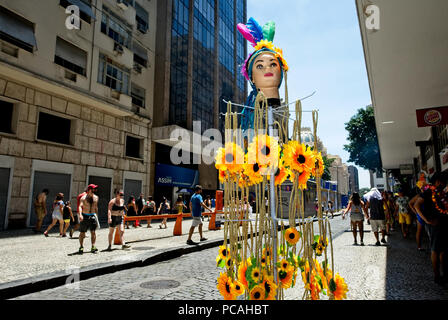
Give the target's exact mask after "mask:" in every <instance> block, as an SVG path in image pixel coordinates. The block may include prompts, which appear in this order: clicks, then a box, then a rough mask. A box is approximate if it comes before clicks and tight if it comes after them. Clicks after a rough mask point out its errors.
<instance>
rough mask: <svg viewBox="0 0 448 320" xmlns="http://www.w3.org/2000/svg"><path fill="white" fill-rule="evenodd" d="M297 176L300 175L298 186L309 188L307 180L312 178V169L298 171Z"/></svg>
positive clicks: (302, 188)
mask: <svg viewBox="0 0 448 320" xmlns="http://www.w3.org/2000/svg"><path fill="white" fill-rule="evenodd" d="M297 176H298V177H299V178H298V179H299V181H298V188H299V189H301V190H305V189H307V187H308V186H307V182H308V180H309V179H310V178H311V172H310V171H302V172H300V173H297Z"/></svg>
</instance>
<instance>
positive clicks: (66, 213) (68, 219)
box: [62, 201, 74, 237]
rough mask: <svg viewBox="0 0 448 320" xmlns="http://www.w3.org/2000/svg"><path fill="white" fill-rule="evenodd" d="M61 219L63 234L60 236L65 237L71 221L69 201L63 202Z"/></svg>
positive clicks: (71, 214)
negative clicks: (62, 220)
mask: <svg viewBox="0 0 448 320" xmlns="http://www.w3.org/2000/svg"><path fill="white" fill-rule="evenodd" d="M62 218H63V219H64V232H63V234H62V236H63V237H66V236H67V230H68V227H70V222H71V221H72V220H74V219H73V213H72V208H71V206H70V201H66V202H65V206H64V209H63V210H62Z"/></svg>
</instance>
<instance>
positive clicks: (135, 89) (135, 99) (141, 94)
mask: <svg viewBox="0 0 448 320" xmlns="http://www.w3.org/2000/svg"><path fill="white" fill-rule="evenodd" d="M131 97H132V104H134V105H136V106H139V107H141V108H144V107H145V100H146V98H145V97H146V93H145V89H143V88H141V87H139V86H137V85H136V84H135V83H133V84H132V88H131Z"/></svg>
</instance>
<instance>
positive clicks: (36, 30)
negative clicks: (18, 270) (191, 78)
mask: <svg viewBox="0 0 448 320" xmlns="http://www.w3.org/2000/svg"><path fill="white" fill-rule="evenodd" d="M155 13H156V1H147V0H126V1H116V0H91V1H85V0H83V1H81V0H45V1H39V2H37V1H27V0H1V1H0V17H1V19H0V104H1V107H2V112H4V115H5V116H4V117H3V118H4V119H2V122H1V126H0V175H1V177H0V178H1V181H2V182H4V181H6V183H5V184H4V187H3V188H2V189H1V190H0V193H1V195H0V221H1V223H0V229H6V228H8V227H11V228H12V227H25V226H27V227H30V226H33V225H34V223H35V215H34V208H33V201H32V200H33V199H34V197H35V196H36V194H37V193H39V192H41V191H42V188H48V189H50V194H49V197H48V200H47V205H48V209H50V205H51V203H52V201H53V199H54V196H55V195H56V194H57V193H58V192H63V193H64V195H65V200H71V202H72V204H73V205H72V208H75V206H76V205H75V204H76V196H77V195H78V194H79V193H81V192H82V191H83V190H84V189H85V187H86V185H87V184H89V183H95V184H98V185H99V190H98V194H99V196H100V208H99V212H98V214H99V218H100V221H102V222H104V221H105V220H106V221H107V210H106V207H107V202H108V201H109V200H110V199H111V197H112V196H113V191H114V190H115V189H119V188H122V189H124V191H125V196H126V197H129V196H130V195H131V194H132V195H134V196H138V195H139V193H140V192H144V193H147V192H148V191H149V185H150V180H151V179H150V178H151V176H150V171H149V169H148V168H149V163H150V159H151V156H150V154H151V152H152V150H151V126H152V117H153V89H152V88H153V87H154V57H155V55H154V53H155V35H156V23H155V22H156V17H155ZM78 14H79V16H78ZM78 17H79V18H78ZM77 18H78V19H77ZM76 27H78V28H76ZM49 212H51V211H50V210H49ZM47 222H48V220H47ZM44 223H45V221H44Z"/></svg>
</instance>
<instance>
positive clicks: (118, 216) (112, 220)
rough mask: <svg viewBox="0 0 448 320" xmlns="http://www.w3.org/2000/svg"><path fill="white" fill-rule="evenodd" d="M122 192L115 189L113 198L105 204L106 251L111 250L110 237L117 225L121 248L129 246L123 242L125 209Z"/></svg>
mask: <svg viewBox="0 0 448 320" xmlns="http://www.w3.org/2000/svg"><path fill="white" fill-rule="evenodd" d="M123 197H124V192H123V190H117V192H116V193H115V198H113V199H111V200H110V201H109V204H108V206H107V223H108V224H109V236H108V240H109V246H108V247H107V249H106V251H112V238H113V236H114V230H115V229H116V227H118V230H117V231H116V232H118V235H119V238H120V243H121V249H123V250H124V249H129V248H130V247H131V246H129V245H127V244H126V243H125V242H124V236H123V235H124V226H123V217H124V213H125V210H126V207H125V205H124V199H123Z"/></svg>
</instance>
